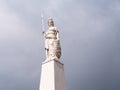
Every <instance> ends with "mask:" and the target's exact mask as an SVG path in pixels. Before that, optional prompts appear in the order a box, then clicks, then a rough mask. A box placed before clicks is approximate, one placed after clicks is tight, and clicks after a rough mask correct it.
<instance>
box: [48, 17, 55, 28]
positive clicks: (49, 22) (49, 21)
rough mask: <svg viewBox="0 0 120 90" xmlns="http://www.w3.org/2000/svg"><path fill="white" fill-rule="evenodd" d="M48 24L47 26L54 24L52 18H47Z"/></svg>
mask: <svg viewBox="0 0 120 90" xmlns="http://www.w3.org/2000/svg"><path fill="white" fill-rule="evenodd" d="M48 26H49V27H52V26H54V21H53V19H52V18H49V19H48Z"/></svg>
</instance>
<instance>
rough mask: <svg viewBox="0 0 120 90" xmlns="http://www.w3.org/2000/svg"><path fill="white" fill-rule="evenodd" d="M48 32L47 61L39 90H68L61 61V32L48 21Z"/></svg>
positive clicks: (43, 64)
mask: <svg viewBox="0 0 120 90" xmlns="http://www.w3.org/2000/svg"><path fill="white" fill-rule="evenodd" d="M48 26H49V28H48V30H47V31H46V32H43V34H44V37H45V51H46V60H45V61H43V62H42V69H41V79H40V87H39V90H66V84H65V77H64V67H63V63H61V61H60V57H61V46H60V38H59V31H58V30H57V28H56V27H54V22H53V20H52V19H51V18H50V19H48Z"/></svg>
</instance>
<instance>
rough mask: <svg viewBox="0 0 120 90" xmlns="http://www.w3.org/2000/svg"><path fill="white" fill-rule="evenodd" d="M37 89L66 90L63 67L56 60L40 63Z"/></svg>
mask: <svg viewBox="0 0 120 90" xmlns="http://www.w3.org/2000/svg"><path fill="white" fill-rule="evenodd" d="M39 90H66V84H65V77H64V67H63V64H62V63H61V62H60V61H58V60H49V61H45V62H43V63H42V70H41V80H40V88H39Z"/></svg>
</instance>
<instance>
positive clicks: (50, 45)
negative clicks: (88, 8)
mask: <svg viewBox="0 0 120 90" xmlns="http://www.w3.org/2000/svg"><path fill="white" fill-rule="evenodd" d="M48 26H49V28H48V30H47V31H46V32H43V34H44V37H45V51H46V60H59V59H60V57H61V46H60V39H59V32H58V30H57V28H56V27H54V21H53V19H51V18H50V19H48Z"/></svg>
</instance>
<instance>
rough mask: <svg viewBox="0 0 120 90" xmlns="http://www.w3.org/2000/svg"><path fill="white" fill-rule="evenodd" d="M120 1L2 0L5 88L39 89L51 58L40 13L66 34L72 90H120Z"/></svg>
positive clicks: (0, 48)
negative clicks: (45, 63) (42, 71)
mask: <svg viewBox="0 0 120 90" xmlns="http://www.w3.org/2000/svg"><path fill="white" fill-rule="evenodd" d="M119 6H120V2H119V0H115V1H112V0H106V1H105V0H66V1H63V0H57V1H55V0H49V1H48V0H44V1H39V0H35V1H32V0H24V1H20V0H19V1H17V0H1V1H0V89H2V90H8V89H9V90H26V89H29V90H33V89H34V90H38V88H39V79H40V63H41V62H42V61H43V60H44V59H45V55H44V54H45V52H44V39H43V36H42V33H41V32H42V30H41V18H40V14H41V12H43V14H44V17H45V27H46V29H47V18H48V17H53V19H54V21H55V26H57V27H58V30H59V31H60V39H61V45H62V58H61V60H62V62H64V64H65V76H66V82H67V88H68V89H69V90H73V89H74V90H96V89H97V90H101V89H102V90H107V89H109V90H113V89H119V88H120V87H119V83H120V82H119V81H120V80H119V78H120V77H119V76H120V71H119V68H120V66H119V64H120V61H119V59H120V56H119V54H120V32H119V28H120V26H119V23H120V19H119V18H120V9H119Z"/></svg>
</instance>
